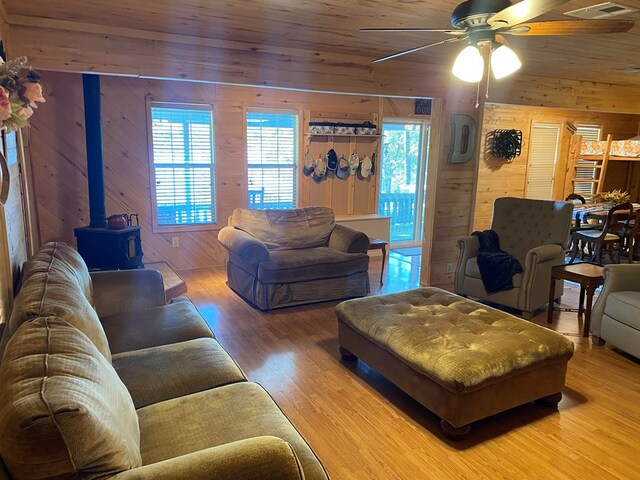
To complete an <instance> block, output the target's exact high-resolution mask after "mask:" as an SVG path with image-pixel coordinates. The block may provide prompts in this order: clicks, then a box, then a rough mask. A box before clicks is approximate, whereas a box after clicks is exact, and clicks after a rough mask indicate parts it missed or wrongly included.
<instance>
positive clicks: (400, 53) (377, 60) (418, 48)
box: [371, 35, 467, 63]
mask: <svg viewBox="0 0 640 480" xmlns="http://www.w3.org/2000/svg"><path fill="white" fill-rule="evenodd" d="M466 38H467V36H466V35H465V36H464V37H453V38H447V39H446V40H441V41H439V42H436V43H428V44H427V45H422V46H420V47H415V48H410V49H409V50H404V51H403V52H398V53H394V54H392V55H387V56H386V57H380V58H376V59H375V60H372V61H371V63H378V62H384V61H385V60H391V59H392V58H396V57H401V56H402V55H407V54H409V53H413V52H418V51H420V50H424V49H425V48H429V47H435V46H436V45H443V44H445V43H451V42H459V41H461V40H464V39H466Z"/></svg>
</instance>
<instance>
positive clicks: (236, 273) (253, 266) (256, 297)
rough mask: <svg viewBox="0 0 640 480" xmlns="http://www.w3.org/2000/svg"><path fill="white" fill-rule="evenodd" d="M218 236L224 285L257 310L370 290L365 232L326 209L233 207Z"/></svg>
mask: <svg viewBox="0 0 640 480" xmlns="http://www.w3.org/2000/svg"><path fill="white" fill-rule="evenodd" d="M218 240H220V243H221V244H222V246H223V247H224V248H226V249H227V250H228V251H229V257H228V260H227V285H229V287H230V288H231V289H232V290H234V291H235V292H236V293H238V294H239V295H240V296H242V297H243V298H244V299H246V300H248V301H249V302H251V303H252V304H254V305H255V306H257V307H258V308H260V309H261V310H271V309H274V308H280V307H288V306H292V305H302V304H305V303H312V302H323V301H327V300H337V299H342V298H349V297H363V296H365V295H367V294H368V293H369V271H368V270H369V256H368V255H367V251H368V249H369V237H367V236H366V235H365V234H364V233H362V232H357V231H355V230H352V229H350V228H347V227H345V226H344V225H338V224H336V223H335V217H334V214H333V210H331V209H330V208H327V207H305V208H297V209H293V210H247V209H243V208H236V209H235V210H234V211H233V214H232V215H231V217H230V218H229V225H228V226H226V227H224V228H223V229H222V230H220V233H219V234H218Z"/></svg>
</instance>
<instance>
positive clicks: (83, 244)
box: [74, 74, 144, 270]
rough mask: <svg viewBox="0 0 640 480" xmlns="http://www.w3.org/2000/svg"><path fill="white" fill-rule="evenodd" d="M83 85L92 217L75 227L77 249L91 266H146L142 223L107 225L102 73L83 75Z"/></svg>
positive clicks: (94, 267) (107, 268) (113, 268)
mask: <svg viewBox="0 0 640 480" xmlns="http://www.w3.org/2000/svg"><path fill="white" fill-rule="evenodd" d="M82 87H83V93H84V117H85V135H86V141H87V181H88V184H89V219H90V220H89V225H88V226H86V227H80V228H76V229H74V233H75V236H76V239H77V241H78V252H79V253H80V255H81V256H82V258H83V259H84V261H85V262H86V264H87V267H89V268H90V269H104V270H118V269H129V268H144V265H143V263H142V242H141V239H140V227H139V226H131V225H129V226H125V227H124V228H118V229H114V228H107V216H106V209H105V193H104V160H103V155H102V113H101V101H100V77H99V76H98V75H89V74H84V75H82ZM136 217H137V215H136Z"/></svg>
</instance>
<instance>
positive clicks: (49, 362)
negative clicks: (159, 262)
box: [0, 243, 327, 480]
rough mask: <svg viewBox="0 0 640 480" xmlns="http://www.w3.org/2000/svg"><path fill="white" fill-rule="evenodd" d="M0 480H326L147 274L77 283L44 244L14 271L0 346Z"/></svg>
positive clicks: (63, 249) (201, 328)
mask: <svg viewBox="0 0 640 480" xmlns="http://www.w3.org/2000/svg"><path fill="white" fill-rule="evenodd" d="M0 358H1V360H0V457H1V459H2V464H1V465H0V478H2V479H5V478H7V479H14V480H17V479H32V480H35V479H63V478H86V479H98V478H99V479H107V478H113V479H123V480H124V479H127V480H128V479H196V478H197V479H204V478H212V479H214V478H215V479H222V480H225V479H234V480H235V479H252V480H253V479H256V480H257V479H265V480H266V479H270V480H273V479H302V478H306V479H307V480H309V479H318V480H322V479H326V478H327V475H326V473H325V471H324V469H323V467H322V465H321V464H320V462H319V460H318V459H317V457H316V456H315V454H314V453H313V451H312V450H311V448H310V447H309V446H308V444H307V443H306V442H305V440H304V439H303V438H302V437H301V436H300V434H299V433H298V432H297V431H296V430H295V428H294V427H293V426H292V424H291V423H290V422H289V421H288V420H287V418H286V417H285V416H284V414H283V413H282V412H281V410H280V409H279V408H278V406H277V405H276V404H275V403H274V401H273V400H272V399H271V397H270V396H269V394H268V393H267V392H266V391H265V390H264V389H262V387H260V386H259V385H257V384H255V383H252V382H249V381H247V378H246V376H245V375H244V373H243V372H242V370H241V369H240V367H239V366H238V365H237V364H236V362H235V361H234V360H233V359H232V358H231V357H230V356H229V355H228V354H227V353H226V352H225V350H224V349H223V348H222V346H221V345H220V344H219V343H218V342H217V340H216V338H215V336H214V334H213V333H212V332H211V330H210V329H209V327H208V326H207V324H206V323H205V321H204V320H203V318H202V317H201V316H200V315H199V313H198V312H197V310H196V309H195V307H194V305H193V304H192V303H191V302H190V301H189V300H187V299H184V298H183V299H177V300H176V301H174V302H172V303H169V304H166V303H165V295H164V289H163V283H162V277H161V275H160V274H159V273H158V272H157V271H154V270H128V271H117V272H99V273H95V274H93V273H92V274H91V275H90V274H89V272H88V271H87V268H86V266H85V264H84V263H83V261H82V259H81V258H80V256H79V255H78V254H77V252H76V251H75V250H73V248H71V247H70V246H68V245H65V244H60V243H51V244H47V245H46V246H45V247H44V248H43V249H42V250H41V251H40V252H39V253H38V254H36V255H35V256H34V257H33V258H32V259H31V260H30V261H28V262H27V263H26V264H25V266H24V269H23V280H22V286H21V289H20V291H19V293H18V295H17V296H16V298H15V302H14V306H13V309H12V313H11V317H10V318H9V321H8V322H7V323H6V325H5V328H4V332H3V336H2V341H1V343H0Z"/></svg>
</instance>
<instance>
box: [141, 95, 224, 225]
mask: <svg viewBox="0 0 640 480" xmlns="http://www.w3.org/2000/svg"><path fill="white" fill-rule="evenodd" d="M151 133H152V142H153V149H152V151H153V162H152V163H153V168H152V170H153V175H154V178H153V183H154V185H155V195H154V197H155V198H154V202H155V209H156V222H155V224H157V226H159V227H163V226H166V227H169V226H185V225H204V224H211V223H215V222H216V214H215V212H216V209H215V192H214V184H215V169H214V154H213V120H212V111H211V107H210V106H206V105H183V104H167V103H153V104H152V105H151Z"/></svg>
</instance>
